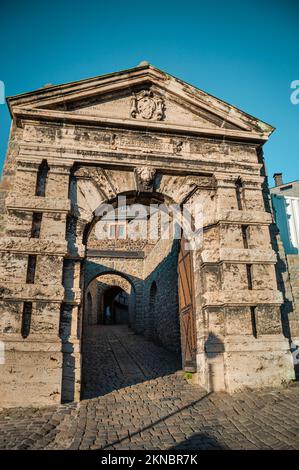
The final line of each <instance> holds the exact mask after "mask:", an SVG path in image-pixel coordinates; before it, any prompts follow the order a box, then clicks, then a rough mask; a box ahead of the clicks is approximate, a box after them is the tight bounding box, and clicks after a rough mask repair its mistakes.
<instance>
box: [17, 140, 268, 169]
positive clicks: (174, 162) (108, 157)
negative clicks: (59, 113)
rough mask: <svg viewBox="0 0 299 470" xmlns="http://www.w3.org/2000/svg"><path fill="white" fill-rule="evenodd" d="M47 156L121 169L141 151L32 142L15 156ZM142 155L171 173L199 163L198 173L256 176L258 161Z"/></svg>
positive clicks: (51, 160)
mask: <svg viewBox="0 0 299 470" xmlns="http://www.w3.org/2000/svg"><path fill="white" fill-rule="evenodd" d="M44 158H45V159H47V161H48V164H49V165H50V166H51V164H55V165H56V164H63V163H65V165H67V166H69V165H70V164H71V163H75V162H78V163H80V164H84V163H85V164H93V165H94V164H99V165H101V166H103V167H105V166H109V167H110V168H111V166H113V165H115V166H117V167H118V168H119V167H120V166H121V167H123V168H124V169H125V168H129V169H131V168H132V166H136V164H137V163H139V162H140V152H138V151H135V152H133V151H124V150H121V151H120V150H115V151H108V150H106V151H105V150H104V149H103V150H98V151H97V150H93V149H90V148H81V149H76V148H74V147H58V146H54V145H52V146H51V145H41V144H39V145H32V144H24V143H23V144H22V145H21V147H20V154H19V156H18V159H21V160H22V161H28V162H30V161H32V160H33V159H38V160H41V159H44ZM142 158H143V159H146V160H147V162H149V163H151V164H152V165H153V166H155V168H156V169H157V171H159V170H165V171H167V170H168V171H169V170H171V171H172V172H178V173H180V174H181V172H182V171H184V173H198V168H199V166H200V169H201V172H203V171H205V172H206V173H207V174H211V173H216V172H219V171H222V172H224V171H225V170H226V171H227V174H229V175H231V174H232V172H233V173H235V174H236V177H237V176H239V174H240V173H242V174H244V175H245V174H246V175H247V174H248V175H256V176H259V173H260V169H261V164H259V163H251V162H234V161H233V162H232V161H223V162H219V161H217V160H216V159H211V158H207V157H205V156H202V155H194V154H193V155H190V154H189V155H176V156H174V155H173V154H170V153H161V152H155V153H153V152H148V153H143V154H142Z"/></svg>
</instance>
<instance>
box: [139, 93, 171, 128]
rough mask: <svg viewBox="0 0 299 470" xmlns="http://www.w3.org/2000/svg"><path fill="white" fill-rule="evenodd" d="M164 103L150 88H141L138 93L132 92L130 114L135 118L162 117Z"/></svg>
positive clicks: (160, 119)
mask: <svg viewBox="0 0 299 470" xmlns="http://www.w3.org/2000/svg"><path fill="white" fill-rule="evenodd" d="M164 111H165V104H164V99H163V98H162V97H161V96H155V95H154V93H153V92H152V91H151V90H143V91H141V92H140V93H138V94H136V93H133V95H132V98H131V116H132V117H133V118H134V119H136V118H137V117H141V118H142V119H155V120H157V121H162V120H163V119H164V117H165V116H164Z"/></svg>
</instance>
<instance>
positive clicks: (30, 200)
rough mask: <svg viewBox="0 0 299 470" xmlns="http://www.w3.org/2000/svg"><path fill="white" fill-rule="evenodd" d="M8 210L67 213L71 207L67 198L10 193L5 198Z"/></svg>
mask: <svg viewBox="0 0 299 470" xmlns="http://www.w3.org/2000/svg"><path fill="white" fill-rule="evenodd" d="M6 208H7V209H8V210H21V211H22V212H55V213H57V212H60V213H68V212H69V211H70V209H71V202H70V200H69V199H59V198H50V197H40V196H32V197H20V196H13V195H12V194H10V195H9V196H8V197H7V200H6Z"/></svg>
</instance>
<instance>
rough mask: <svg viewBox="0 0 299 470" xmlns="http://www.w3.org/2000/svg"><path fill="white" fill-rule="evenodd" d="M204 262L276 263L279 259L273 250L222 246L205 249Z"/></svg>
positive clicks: (202, 259) (202, 253)
mask: <svg viewBox="0 0 299 470" xmlns="http://www.w3.org/2000/svg"><path fill="white" fill-rule="evenodd" d="M201 261H202V263H203V264H215V263H216V264H217V263H237V264H241V263H250V264H260V263H262V264H274V263H276V261H277V256H276V253H275V252H274V251H273V250H270V249H269V250H258V249H245V248H244V249H240V248H220V249H217V250H203V251H202V252H201Z"/></svg>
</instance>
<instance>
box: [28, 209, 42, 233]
mask: <svg viewBox="0 0 299 470" xmlns="http://www.w3.org/2000/svg"><path fill="white" fill-rule="evenodd" d="M42 217H43V214H42V213H41V212H34V214H33V216H32V227H31V237H32V238H39V236H40V229H41V223H42Z"/></svg>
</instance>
